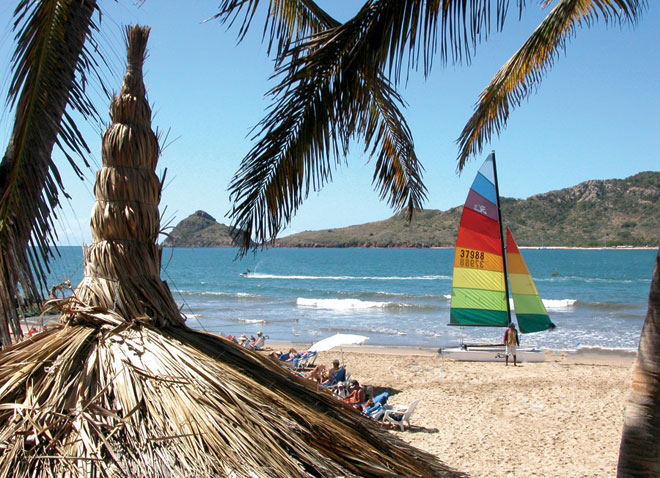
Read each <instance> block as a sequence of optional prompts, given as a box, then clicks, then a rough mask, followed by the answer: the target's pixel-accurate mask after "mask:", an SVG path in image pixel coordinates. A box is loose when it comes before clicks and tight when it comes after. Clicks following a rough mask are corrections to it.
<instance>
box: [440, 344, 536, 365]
mask: <svg viewBox="0 0 660 478" xmlns="http://www.w3.org/2000/svg"><path fill="white" fill-rule="evenodd" d="M439 352H440V355H441V356H442V357H444V358H448V359H452V360H459V361H462V362H504V361H505V357H506V355H505V353H504V347H468V348H463V347H448V348H441V349H440V351H439ZM516 361H517V362H543V361H545V353H543V350H541V349H537V348H524V349H520V348H519V349H518V350H517V353H516ZM509 362H513V357H510V359H509Z"/></svg>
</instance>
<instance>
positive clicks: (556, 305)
mask: <svg viewBox="0 0 660 478" xmlns="http://www.w3.org/2000/svg"><path fill="white" fill-rule="evenodd" d="M576 302H577V300H576V299H543V305H545V308H546V309H553V310H557V309H572V308H573V305H575V303H576Z"/></svg>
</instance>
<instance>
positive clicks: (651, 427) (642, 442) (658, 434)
mask: <svg viewBox="0 0 660 478" xmlns="http://www.w3.org/2000/svg"><path fill="white" fill-rule="evenodd" d="M658 476H660V249H659V250H658V256H657V257H656V260H655V268H654V269H653V279H652V280H651V292H650V293H649V306H648V312H647V313H646V320H645V321H644V327H643V328H642V334H641V336H640V340H639V351H638V353H637V360H636V361H635V368H634V371H633V379H632V390H631V393H630V397H629V398H628V403H627V405H626V411H625V414H624V423H623V435H622V437H621V447H620V449H619V467H618V472H617V477H618V478H633V477H635V478H647V477H648V478H650V477H655V478H657V477H658Z"/></svg>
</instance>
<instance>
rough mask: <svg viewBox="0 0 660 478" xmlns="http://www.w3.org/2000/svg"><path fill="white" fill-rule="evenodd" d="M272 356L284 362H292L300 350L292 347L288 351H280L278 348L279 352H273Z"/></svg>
mask: <svg viewBox="0 0 660 478" xmlns="http://www.w3.org/2000/svg"><path fill="white" fill-rule="evenodd" d="M270 356H271V357H272V358H274V359H277V360H280V361H282V362H290V361H291V360H293V359H294V358H296V357H297V356H298V352H296V349H294V348H293V347H291V348H290V349H289V351H288V352H280V351H279V350H278V351H277V352H272V353H271V354H270Z"/></svg>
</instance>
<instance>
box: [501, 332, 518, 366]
mask: <svg viewBox="0 0 660 478" xmlns="http://www.w3.org/2000/svg"><path fill="white" fill-rule="evenodd" d="M504 345H505V346H506V350H505V353H506V357H505V358H504V365H509V355H513V366H514V367H515V366H516V347H518V345H520V338H519V337H518V331H517V330H516V326H515V325H513V323H511V324H509V328H508V329H506V332H504Z"/></svg>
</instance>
